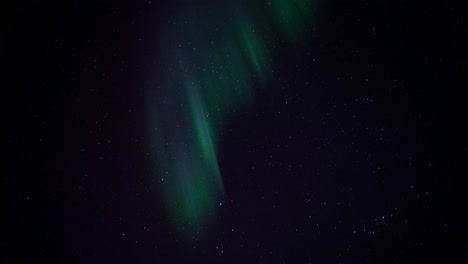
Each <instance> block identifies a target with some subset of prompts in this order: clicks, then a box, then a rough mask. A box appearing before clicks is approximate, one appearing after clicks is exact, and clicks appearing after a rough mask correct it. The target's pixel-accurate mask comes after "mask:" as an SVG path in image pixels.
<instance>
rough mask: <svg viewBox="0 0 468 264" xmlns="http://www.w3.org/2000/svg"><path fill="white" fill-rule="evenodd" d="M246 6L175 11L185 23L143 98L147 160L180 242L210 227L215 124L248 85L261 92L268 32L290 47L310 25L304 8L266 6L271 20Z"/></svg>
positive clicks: (281, 3) (171, 32) (244, 97)
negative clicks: (148, 140) (146, 107)
mask: <svg viewBox="0 0 468 264" xmlns="http://www.w3.org/2000/svg"><path fill="white" fill-rule="evenodd" d="M233 5H236V4H233ZM252 5H253V7H251V8H253V11H252V12H247V11H249V9H247V8H246V7H245V6H237V5H236V6H235V7H236V8H233V6H223V5H222V4H219V6H217V7H216V8H217V9H216V12H208V11H206V10H205V9H204V8H203V7H200V8H194V9H192V8H187V9H183V10H182V11H181V14H180V16H178V17H176V18H174V19H175V20H177V21H189V22H190V23H180V24H181V25H179V24H177V25H171V26H168V28H166V30H167V32H166V34H164V35H166V36H167V38H165V39H164V41H161V46H162V47H161V52H160V53H161V55H162V61H163V62H164V63H162V64H163V65H164V69H163V70H162V71H161V72H160V74H159V75H160V76H161V77H162V80H160V81H159V82H158V86H157V87H155V88H154V90H153V92H154V94H151V95H150V96H148V102H149V105H150V109H149V113H150V115H149V118H150V138H151V145H150V152H151V153H152V154H153V155H152V157H153V164H154V166H155V168H156V176H155V179H156V180H157V182H158V183H159V184H158V185H159V187H160V193H161V194H162V198H163V199H164V201H165V205H166V207H167V210H168V212H169V216H170V218H171V219H172V220H173V223H174V225H175V227H176V228H177V229H178V230H179V231H181V233H182V234H185V235H191V234H193V233H194V232H196V231H199V230H200V229H202V228H204V227H205V226H206V225H207V223H209V222H211V221H213V220H214V216H215V214H216V208H217V207H218V201H219V200H221V199H222V198H223V195H224V187H223V181H222V177H221V172H222V169H220V166H219V164H218V143H219V142H218V141H219V137H220V134H221V131H222V127H223V120H224V119H225V116H226V115H227V114H228V113H229V112H232V111H235V110H236V109H239V108H240V107H243V106H245V105H248V104H249V103H250V102H252V101H253V96H254V92H253V91H252V90H251V87H253V85H252V83H253V82H255V83H258V84H261V85H263V86H266V85H267V84H268V81H269V79H270V73H271V72H272V65H271V57H270V54H271V45H272V43H270V42H266V39H270V40H271V39H272V38H275V37H272V34H271V30H272V29H271V28H270V27H271V26H272V25H273V26H274V25H276V26H278V27H279V28H280V30H281V32H284V33H286V36H287V37H290V39H293V40H294V39H296V38H297V37H298V36H300V34H301V33H302V32H304V29H305V28H307V27H306V26H304V24H307V23H309V22H310V21H311V14H312V11H311V10H312V4H311V2H310V1H307V0H273V2H272V6H271V7H270V10H271V12H263V11H264V9H263V8H262V9H260V8H261V7H260V6H258V5H257V6H256V5H255V4H252ZM191 7H193V6H191ZM257 8H258V9H257ZM233 10H235V11H233ZM259 14H261V15H259ZM270 22H273V23H271V24H272V25H270ZM273 30H274V29H273ZM269 45H270V46H269Z"/></svg>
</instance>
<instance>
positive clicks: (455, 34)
mask: <svg viewBox="0 0 468 264" xmlns="http://www.w3.org/2000/svg"><path fill="white" fill-rule="evenodd" d="M276 1H281V0H276ZM298 1H301V0H298ZM11 2H13V1H11ZM167 2H171V1H158V0H152V1H136V0H135V1H45V2H44V1H29V2H26V1H22V2H19V3H18V2H14V3H8V4H6V5H5V4H4V5H3V7H2V8H1V9H2V10H1V11H0V13H1V26H0V29H1V39H0V41H1V42H0V52H1V53H0V56H1V57H0V61H1V63H2V66H3V67H2V68H3V70H2V79H3V81H2V85H1V88H2V89H1V90H2V93H3V96H2V98H3V101H4V102H3V104H2V107H3V108H4V110H3V113H4V116H5V117H4V119H3V120H4V122H3V124H4V125H3V131H4V133H5V135H4V137H3V139H2V140H3V143H2V148H3V150H4V155H3V156H4V157H5V158H6V160H5V158H4V164H5V166H4V168H6V169H5V172H3V173H2V175H1V178H2V182H1V186H2V189H4V190H2V192H1V193H2V209H3V210H2V211H3V213H2V218H3V220H4V221H2V222H4V224H2V232H1V234H2V235H1V239H2V243H1V247H2V249H1V252H2V254H1V260H2V261H1V262H2V263H32V262H33V263H111V262H113V263H189V262H190V263H240V262H243V263H468V228H467V223H468V217H467V211H468V207H467V202H466V201H468V199H467V198H468V197H467V192H466V187H467V186H466V184H465V178H466V176H467V175H468V172H467V167H466V166H467V164H468V160H467V158H468V140H467V135H468V127H467V124H468V122H467V121H468V120H467V114H466V113H468V111H467V110H468V109H467V97H466V91H467V90H466V89H467V81H466V76H467V74H468V68H467V67H468V64H467V63H468V61H467V59H468V53H467V52H468V51H467V49H466V47H468V43H467V28H468V27H467V26H468V25H467V17H466V14H467V13H466V9H462V8H461V6H460V4H456V3H450V1H445V2H444V1H390V0H383V1H364V0H357V1H344V0H338V1H316V2H317V3H316V4H317V5H316V6H317V9H316V11H315V12H314V13H313V23H314V25H313V27H311V28H306V29H303V30H302V31H301V32H300V37H296V38H295V37H288V36H287V35H285V34H281V33H280V30H281V29H280V28H279V27H274V26H271V27H268V28H266V29H262V27H261V26H259V27H258V28H257V29H258V30H256V31H255V32H256V33H255V34H258V36H259V38H267V39H268V41H266V44H265V45H264V48H265V50H267V51H268V52H269V54H270V55H271V56H270V58H269V62H270V66H271V69H272V71H271V74H269V75H268V76H267V77H266V78H265V81H263V82H262V81H261V80H256V79H255V76H254V74H252V73H250V75H252V76H254V77H249V80H250V79H251V81H250V82H249V87H250V88H251V90H252V91H253V92H252V93H253V94H254V96H252V98H251V99H250V100H249V104H248V105H247V104H246V105H245V106H242V107H236V108H228V110H226V113H225V114H224V118H223V121H222V126H220V128H219V131H218V132H219V135H218V138H217V142H218V147H217V159H218V164H219V168H220V171H221V175H222V180H223V183H224V196H223V197H222V198H221V199H220V200H219V198H218V197H213V199H218V200H216V207H217V208H216V210H215V211H214V212H212V215H211V218H210V221H207V222H206V223H204V224H203V227H202V228H201V229H200V230H199V231H197V232H193V233H190V234H188V235H187V233H185V234H181V232H180V230H178V228H179V227H176V226H175V225H174V224H173V222H174V220H173V219H172V217H171V214H170V213H169V212H168V210H167V207H168V205H167V202H165V200H164V198H163V195H161V193H160V192H161V189H162V188H164V187H161V186H164V185H163V184H162V183H160V182H158V181H159V179H161V176H160V175H159V174H160V172H159V171H158V170H157V169H154V167H161V166H162V165H161V164H156V165H155V164H154V163H155V159H154V157H153V155H154V153H152V151H153V150H154V148H156V149H157V148H158V145H156V146H153V145H152V143H151V142H152V139H151V138H150V136H149V133H148V130H150V129H152V127H150V124H149V122H148V120H149V119H150V118H151V116H152V113H151V110H149V109H150V108H149V103H148V94H149V93H148V91H149V90H151V89H155V90H156V93H157V94H158V96H157V97H155V98H154V100H153V99H152V98H150V99H151V100H152V102H154V104H156V105H158V104H163V103H164V102H165V100H166V98H165V96H167V97H169V98H172V97H173V96H172V95H170V94H171V93H172V91H173V90H171V89H169V90H165V92H161V91H159V90H162V89H163V88H160V87H161V86H160V84H161V83H163V82H164V80H166V79H168V78H167V76H166V70H167V69H168V68H169V67H170V65H171V61H170V60H171V59H168V57H169V58H170V57H171V56H172V55H171V54H172V53H169V52H168V53H167V54H169V55H167V54H164V52H162V50H164V49H165V47H167V45H170V43H171V40H174V39H177V37H178V36H180V35H182V36H183V35H184V34H185V31H188V30H189V27H188V26H187V27H184V26H181V27H178V29H177V32H176V31H174V30H173V28H172V27H170V26H168V23H169V24H170V23H172V22H173V21H175V22H174V23H176V22H178V23H183V22H185V23H186V24H188V25H190V24H192V25H196V24H197V23H199V24H201V25H202V26H200V27H201V28H202V30H203V31H204V32H206V35H207V36H209V35H210V34H211V33H212V32H215V31H216V32H221V33H219V34H224V33H225V34H226V35H231V31H232V28H231V27H230V26H227V25H228V24H226V26H224V25H225V24H220V25H210V23H209V21H212V20H210V19H209V18H208V17H204V16H203V15H204V14H205V13H204V12H208V13H210V12H213V13H215V14H217V16H219V17H224V16H225V17H226V18H227V19H228V18H229V15H232V14H231V13H229V12H228V11H227V10H229V9H231V8H237V7H238V6H242V8H243V9H242V10H244V11H245V12H246V13H249V14H250V17H251V18H252V20H255V21H257V20H258V21H260V20H262V19H263V18H265V19H267V18H268V17H267V15H265V14H264V13H265V11H264V10H263V9H261V7H262V6H268V1H257V2H256V3H253V2H255V1H242V3H241V1H239V2H234V3H233V2H232V1H231V2H230V6H229V7H227V8H220V7H219V6H220V1H194V0H193V1H188V0H187V1H173V2H171V4H168V3H167ZM215 2H217V3H215ZM224 4H225V3H224V2H222V3H221V5H224ZM226 5H227V3H226ZM223 12H226V13H223ZM210 14H211V13H210ZM242 19H243V18H242V17H241V18H239V19H238V20H242ZM203 21H205V22H203ZM207 21H208V22H207ZM233 39H235V37H233ZM182 41H187V40H182ZM197 42H198V43H201V44H203V43H204V37H203V36H201V37H200V41H197ZM219 45H221V44H218V46H219ZM221 48H222V45H221ZM194 50H195V49H194ZM166 55H167V56H166ZM180 56H182V57H183V58H185V59H187V61H188V60H190V59H191V58H187V56H186V55H184V54H182V55H180ZM174 93H176V92H175V91H174ZM202 96H204V95H203V93H202ZM160 116H162V117H163V119H164V118H166V117H167V119H170V117H169V113H165V112H162V113H160ZM181 133H182V134H183V135H184V137H185V138H191V134H190V132H187V131H185V132H184V131H182V132H181ZM156 163H157V161H156ZM176 164H177V163H176ZM168 180H170V179H168ZM218 202H219V204H218Z"/></svg>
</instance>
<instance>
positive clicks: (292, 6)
mask: <svg viewBox="0 0 468 264" xmlns="http://www.w3.org/2000/svg"><path fill="white" fill-rule="evenodd" d="M316 5H317V3H316V0H273V2H272V6H273V8H272V14H273V17H274V20H275V21H276V23H277V25H278V26H279V27H280V29H281V30H282V31H283V32H284V33H285V34H286V35H287V36H289V37H291V38H293V39H295V38H298V37H300V36H301V33H302V32H303V31H305V30H306V29H308V28H310V27H311V26H313V21H312V20H313V17H314V16H315V10H316Z"/></svg>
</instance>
